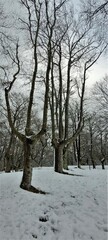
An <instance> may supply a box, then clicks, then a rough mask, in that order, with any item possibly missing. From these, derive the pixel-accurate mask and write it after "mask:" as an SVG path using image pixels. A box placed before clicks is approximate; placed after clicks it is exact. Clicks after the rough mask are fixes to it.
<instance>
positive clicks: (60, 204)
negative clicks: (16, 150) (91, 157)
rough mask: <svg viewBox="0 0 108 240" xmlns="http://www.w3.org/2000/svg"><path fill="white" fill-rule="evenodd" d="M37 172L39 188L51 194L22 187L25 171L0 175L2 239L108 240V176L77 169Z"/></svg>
mask: <svg viewBox="0 0 108 240" xmlns="http://www.w3.org/2000/svg"><path fill="white" fill-rule="evenodd" d="M70 173H72V174H78V175H82V176H68V175H61V174H57V173H55V172H54V171H53V168H41V169H34V170H33V185H34V186H35V187H39V188H41V189H42V190H44V191H46V192H48V193H49V194H46V195H41V194H34V193H30V192H27V191H24V190H22V189H20V188H19V184H20V181H21V177H22V172H18V173H15V172H12V173H8V174H6V173H1V174H0V240H33V239H38V240H107V239H108V238H107V234H108V221H107V220H108V219H107V216H108V212H107V211H108V206H107V200H108V190H107V184H108V171H107V170H101V169H100V168H98V169H96V170H92V169H91V170H89V169H84V170H79V169H76V168H73V169H72V171H70Z"/></svg>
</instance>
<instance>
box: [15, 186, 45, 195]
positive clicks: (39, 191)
mask: <svg viewBox="0 0 108 240" xmlns="http://www.w3.org/2000/svg"><path fill="white" fill-rule="evenodd" d="M20 188H22V189H23V190H26V191H29V192H33V193H37V194H38V193H39V194H48V193H47V192H44V191H42V190H40V189H38V188H35V187H33V186H32V185H31V186H30V187H29V188H26V187H24V186H22V185H20Z"/></svg>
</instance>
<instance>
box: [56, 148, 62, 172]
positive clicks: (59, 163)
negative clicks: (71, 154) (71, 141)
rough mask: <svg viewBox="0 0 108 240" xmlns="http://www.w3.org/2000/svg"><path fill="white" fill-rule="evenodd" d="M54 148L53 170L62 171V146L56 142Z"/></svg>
mask: <svg viewBox="0 0 108 240" xmlns="http://www.w3.org/2000/svg"><path fill="white" fill-rule="evenodd" d="M54 148H55V156H54V157H55V172H58V173H63V147H62V146H61V145H60V144H58V145H57V146H55V147H54Z"/></svg>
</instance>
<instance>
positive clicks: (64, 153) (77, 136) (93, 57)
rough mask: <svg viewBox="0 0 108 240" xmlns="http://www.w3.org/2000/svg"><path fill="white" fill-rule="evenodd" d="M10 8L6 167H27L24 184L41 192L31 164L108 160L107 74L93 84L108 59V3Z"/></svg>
mask: <svg viewBox="0 0 108 240" xmlns="http://www.w3.org/2000/svg"><path fill="white" fill-rule="evenodd" d="M12 9H13V12H12ZM12 9H11V12H10V10H9V11H8V9H7V8H6V6H5V3H4V4H2V3H1V4H0V55H1V61H0V171H5V172H6V173H9V172H11V171H19V170H22V171H23V176H22V180H21V183H20V187H21V188H22V189H25V190H28V191H33V192H38V191H39V193H42V192H41V190H37V189H36V188H35V187H33V186H32V184H31V182H32V169H33V167H42V166H47V167H49V166H54V171H55V172H58V173H61V174H63V173H64V170H68V166H69V165H77V167H78V168H82V166H84V165H87V166H89V167H90V168H91V167H92V168H93V169H95V168H96V167H97V165H101V167H102V169H104V168H105V165H107V164H108V73H107V72H106V74H105V75H104V76H103V78H102V79H99V80H98V81H97V82H95V83H94V84H93V85H92V87H91V88H89V87H88V86H87V81H88V79H89V77H90V71H91V69H92V67H93V66H94V65H95V64H96V63H97V61H98V60H99V59H100V58H101V57H102V56H103V55H104V56H107V48H108V31H106V29H107V26H108V1H107V0H104V1H98V3H97V1H92V0H91V1H88V0H87V1H85V0H83V1H80V3H79V5H78V6H76V5H74V3H72V1H71V0H57V1H56V0H19V1H18V2H17V3H16V7H14V8H12ZM10 13H11V14H10ZM93 80H95V79H93ZM91 81H92V80H91Z"/></svg>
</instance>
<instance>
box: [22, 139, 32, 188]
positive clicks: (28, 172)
mask: <svg viewBox="0 0 108 240" xmlns="http://www.w3.org/2000/svg"><path fill="white" fill-rule="evenodd" d="M23 148H24V167H23V177H22V181H21V184H20V187H21V188H23V189H25V190H28V191H29V190H30V187H31V180H32V165H31V153H30V150H31V145H30V144H29V143H28V140H27V139H26V140H25V142H24V144H23Z"/></svg>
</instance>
